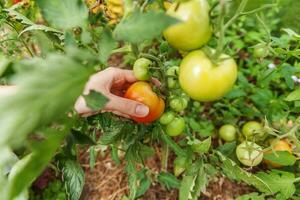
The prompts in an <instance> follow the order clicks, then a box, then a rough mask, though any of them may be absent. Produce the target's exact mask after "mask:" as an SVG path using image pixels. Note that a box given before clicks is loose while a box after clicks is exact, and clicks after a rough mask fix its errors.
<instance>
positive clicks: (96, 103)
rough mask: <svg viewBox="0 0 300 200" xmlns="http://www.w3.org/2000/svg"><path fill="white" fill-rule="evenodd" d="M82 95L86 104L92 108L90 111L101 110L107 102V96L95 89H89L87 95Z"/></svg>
mask: <svg viewBox="0 0 300 200" xmlns="http://www.w3.org/2000/svg"><path fill="white" fill-rule="evenodd" d="M83 97H84V99H85V101H86V104H87V106H88V107H89V108H90V109H92V111H99V110H101V109H102V108H103V107H104V106H105V105H106V103H107V102H108V98H107V97H105V96H104V95H103V94H101V93H99V92H97V91H95V90H90V93H89V94H88V95H83Z"/></svg>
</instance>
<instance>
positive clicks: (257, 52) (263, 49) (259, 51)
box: [253, 44, 269, 58]
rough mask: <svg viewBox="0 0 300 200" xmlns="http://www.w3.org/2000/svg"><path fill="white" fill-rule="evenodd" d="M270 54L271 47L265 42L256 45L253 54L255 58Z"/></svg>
mask: <svg viewBox="0 0 300 200" xmlns="http://www.w3.org/2000/svg"><path fill="white" fill-rule="evenodd" d="M268 55H269V49H268V47H267V46H266V45H265V44H259V45H257V46H255V47H254V51H253V56H254V57H255V58H264V57H267V56H268Z"/></svg>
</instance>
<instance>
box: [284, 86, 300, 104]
mask: <svg viewBox="0 0 300 200" xmlns="http://www.w3.org/2000/svg"><path fill="white" fill-rule="evenodd" d="M285 100H286V101H298V100H300V88H298V89H296V90H294V91H293V92H291V93H290V94H289V95H288V96H287V97H286V98H285Z"/></svg>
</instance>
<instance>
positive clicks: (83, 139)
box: [71, 129, 96, 145]
mask: <svg viewBox="0 0 300 200" xmlns="http://www.w3.org/2000/svg"><path fill="white" fill-rule="evenodd" d="M71 133H72V136H73V137H74V139H75V142H76V143H77V144H82V145H83V144H89V145H96V142H95V141H94V140H93V139H92V138H91V137H90V136H88V135H87V134H85V133H82V132H81V131H77V130H74V129H72V130H71Z"/></svg>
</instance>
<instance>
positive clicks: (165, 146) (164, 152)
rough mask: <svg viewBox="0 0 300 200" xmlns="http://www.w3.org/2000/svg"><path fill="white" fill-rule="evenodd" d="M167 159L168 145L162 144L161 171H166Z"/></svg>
mask: <svg viewBox="0 0 300 200" xmlns="http://www.w3.org/2000/svg"><path fill="white" fill-rule="evenodd" d="M168 158H169V146H168V144H166V143H164V144H163V149H162V158H161V162H162V171H167V169H168Z"/></svg>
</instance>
